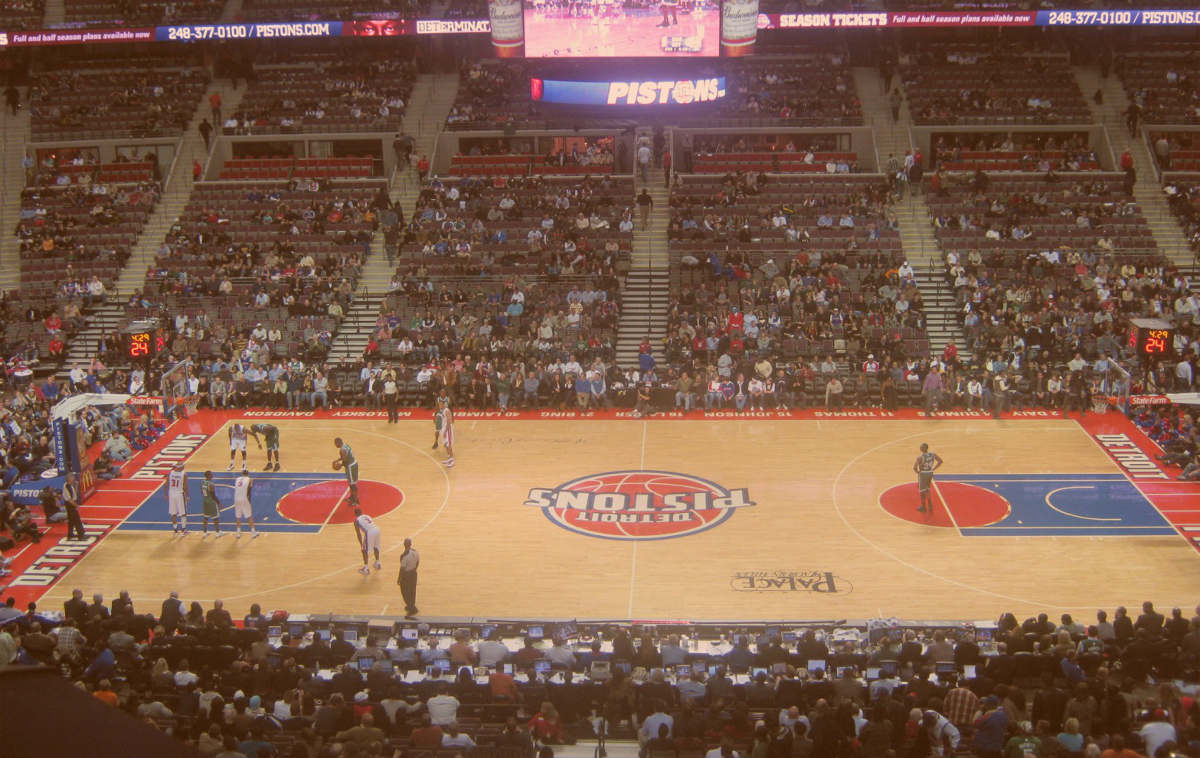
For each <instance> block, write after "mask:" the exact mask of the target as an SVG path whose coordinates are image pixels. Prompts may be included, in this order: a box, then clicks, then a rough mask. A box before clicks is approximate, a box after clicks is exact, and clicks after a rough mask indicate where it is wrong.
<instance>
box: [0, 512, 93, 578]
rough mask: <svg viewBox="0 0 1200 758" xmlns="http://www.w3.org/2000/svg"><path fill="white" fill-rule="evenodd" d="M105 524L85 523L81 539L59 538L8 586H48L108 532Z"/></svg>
mask: <svg viewBox="0 0 1200 758" xmlns="http://www.w3.org/2000/svg"><path fill="white" fill-rule="evenodd" d="M108 530H109V526H108V525H107V524H104V525H100V524H94V523H93V524H85V525H84V527H83V534H84V538H83V539H81V540H71V539H61V540H59V541H58V544H57V545H55V546H54V547H51V548H48V549H47V550H46V552H45V553H43V554H42V555H41V556H39V557H38V558H36V559H35V560H34V562H33V563H32V564H30V566H29V567H28V568H27V569H25V570H24V571H22V572H21V573H20V574H18V575H17V577H16V578H15V579H13V580H12V581H11V582H9V584H8V586H9V587H49V586H51V585H53V584H54V583H55V582H57V581H58V580H59V577H61V576H62V575H63V573H64V572H65V571H66V570H67V569H69V568H71V567H72V566H74V565H75V564H76V563H78V562H79V560H80V559H81V558H83V556H84V555H85V554H87V551H88V550H90V549H91V548H92V546H93V545H95V544H96V543H97V542H99V541H100V539H102V538H103V537H104V535H105V534H107V533H108Z"/></svg>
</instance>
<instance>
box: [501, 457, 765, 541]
mask: <svg viewBox="0 0 1200 758" xmlns="http://www.w3.org/2000/svg"><path fill="white" fill-rule="evenodd" d="M525 505H527V506H530V507H533V508H541V509H542V513H544V514H545V515H546V518H548V519H550V521H552V522H553V523H555V524H557V525H558V526H561V527H563V528H564V529H570V530H571V531H573V532H577V533H579V534H586V535H588V536H590V537H603V538H605V539H611V540H663V539H670V538H672V537H684V536H687V535H689V534H696V533H697V532H703V531H705V530H707V529H711V528H713V527H714V526H717V525H719V524H722V523H724V522H725V521H727V520H728V519H729V518H730V517H731V516H733V513H734V511H736V510H737V509H738V508H747V507H750V506H752V505H754V501H753V500H751V499H750V495H749V494H748V492H747V490H746V489H745V488H742V489H732V490H731V489H726V488H725V487H722V486H721V485H719V484H717V483H716V482H710V481H709V480H707V479H701V478H700V477H696V476H691V475H689V474H678V473H674V472H671V471H609V472H607V473H603V474H592V475H590V476H584V477H580V478H578V479H574V480H572V481H569V482H567V483H566V484H560V485H559V486H557V487H552V488H535V489H531V490H529V496H528V498H527V499H526V500H525Z"/></svg>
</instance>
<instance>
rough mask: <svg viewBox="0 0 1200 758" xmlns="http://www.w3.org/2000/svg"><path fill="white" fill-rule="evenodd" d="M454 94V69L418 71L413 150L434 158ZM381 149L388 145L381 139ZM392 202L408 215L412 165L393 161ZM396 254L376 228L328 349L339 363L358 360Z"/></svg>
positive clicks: (408, 124) (411, 105)
mask: <svg viewBox="0 0 1200 758" xmlns="http://www.w3.org/2000/svg"><path fill="white" fill-rule="evenodd" d="M457 96H458V74H457V73H452V74H421V75H419V76H418V77H417V81H416V84H415V85H414V86H413V91H412V95H411V96H410V97H409V101H408V108H407V109H406V110H405V113H404V126H403V129H404V133H405V134H408V135H410V136H412V138H413V140H414V141H415V142H416V146H415V151H416V154H417V155H428V156H430V160H431V161H432V159H433V154H434V150H435V148H436V146H437V140H438V135H440V134H441V132H442V128H443V127H444V126H445V123H446V116H447V115H449V113H450V107H451V106H452V105H453V104H454V99H455V98H456V97H457ZM384 149H385V150H387V149H391V146H390V145H385V146H384ZM388 191H389V196H390V197H391V199H392V203H394V204H396V205H398V206H399V207H400V208H402V209H403V211H404V220H405V221H406V222H407V221H410V220H411V219H412V214H413V211H414V210H415V209H416V206H417V197H418V195H420V192H421V182H420V179H419V178H418V177H417V172H416V170H415V169H413V168H412V167H411V166H397V168H396V171H395V172H394V173H393V175H392V177H391V180H390V186H389V188H388ZM395 270H396V264H395V259H394V258H389V257H388V255H387V250H386V248H385V245H384V241H383V234H376V235H375V238H374V239H373V240H372V241H371V254H370V255H369V256H367V260H366V264H365V265H364V266H363V272H362V276H361V277H359V280H358V286H357V288H356V289H355V292H354V303H353V304H352V305H351V306H350V309H349V310H348V311H347V312H346V315H345V317H344V318H343V319H342V323H341V326H340V327H338V333H337V336H336V337H335V338H334V343H333V345H332V347H330V349H329V355H328V357H327V361H328V362H329V363H330V364H332V365H337V366H353V365H357V364H358V361H359V359H360V358H361V357H362V354H363V350H365V349H366V347H367V341H368V340H369V339H370V337H371V333H372V332H374V331H375V320H376V319H377V318H378V317H379V309H380V307H381V306H382V305H383V301H384V300H385V299H386V297H387V291H388V286H389V285H390V284H391V280H392V274H393V273H395Z"/></svg>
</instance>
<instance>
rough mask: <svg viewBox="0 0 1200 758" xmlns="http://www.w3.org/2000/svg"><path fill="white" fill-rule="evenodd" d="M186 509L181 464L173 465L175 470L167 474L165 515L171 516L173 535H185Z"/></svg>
mask: <svg viewBox="0 0 1200 758" xmlns="http://www.w3.org/2000/svg"><path fill="white" fill-rule="evenodd" d="M187 509H188V480H187V472H186V471H184V470H183V463H182V462H179V463H176V464H175V469H174V470H173V471H172V472H171V473H170V474H167V513H170V514H171V524H172V525H173V526H174V527H175V534H180V535H183V534H187Z"/></svg>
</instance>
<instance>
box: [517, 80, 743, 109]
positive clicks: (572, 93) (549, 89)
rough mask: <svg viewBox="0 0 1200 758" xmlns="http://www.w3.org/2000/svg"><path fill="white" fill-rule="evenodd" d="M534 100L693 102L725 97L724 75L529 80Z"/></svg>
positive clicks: (626, 103)
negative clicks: (650, 79) (694, 77)
mask: <svg viewBox="0 0 1200 758" xmlns="http://www.w3.org/2000/svg"><path fill="white" fill-rule="evenodd" d="M529 91H530V96H531V98H532V99H533V100H534V102H540V103H562V104H564V105H602V106H603V105H610V106H630V105H632V106H647V105H696V104H699V103H714V102H716V101H718V100H722V99H724V98H725V77H723V76H714V77H709V78H705V79H665V80H654V81H621V82H612V81H609V82H575V81H564V80H561V79H530V81H529Z"/></svg>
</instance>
